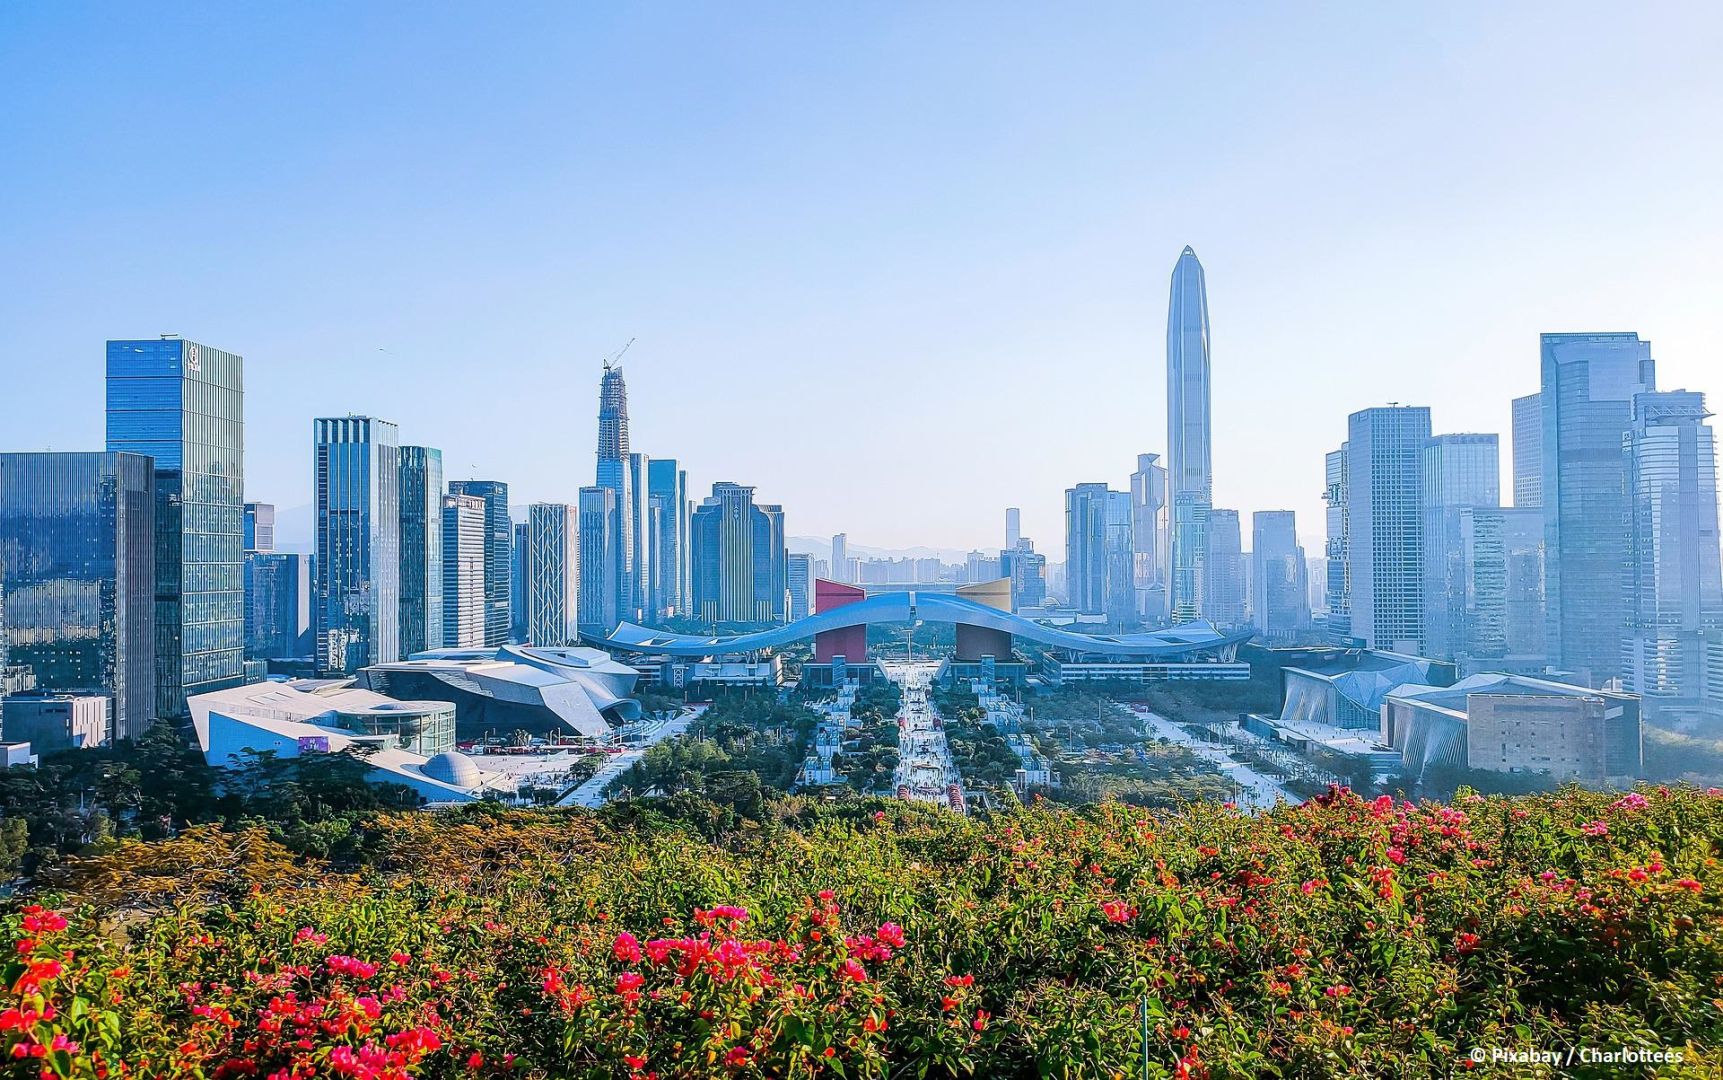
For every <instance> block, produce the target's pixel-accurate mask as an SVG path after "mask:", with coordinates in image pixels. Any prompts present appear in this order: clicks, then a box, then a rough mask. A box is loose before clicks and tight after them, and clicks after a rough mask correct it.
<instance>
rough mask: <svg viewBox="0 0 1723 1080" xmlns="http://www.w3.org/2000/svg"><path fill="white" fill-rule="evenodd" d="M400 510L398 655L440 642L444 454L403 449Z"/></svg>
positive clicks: (430, 647)
mask: <svg viewBox="0 0 1723 1080" xmlns="http://www.w3.org/2000/svg"><path fill="white" fill-rule="evenodd" d="M400 459H401V466H400V469H401V478H400V480H399V482H398V488H399V493H400V494H399V502H400V508H401V527H400V536H401V655H402V656H411V655H412V654H414V653H420V652H424V651H425V650H427V649H435V648H440V647H441V646H442V641H443V452H442V451H441V450H436V449H433V448H431V447H428V446H403V447H401V450H400Z"/></svg>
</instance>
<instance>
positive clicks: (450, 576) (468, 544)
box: [442, 494, 525, 649]
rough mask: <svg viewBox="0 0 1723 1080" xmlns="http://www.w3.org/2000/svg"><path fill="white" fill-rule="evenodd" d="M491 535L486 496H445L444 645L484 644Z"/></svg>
mask: <svg viewBox="0 0 1723 1080" xmlns="http://www.w3.org/2000/svg"><path fill="white" fill-rule="evenodd" d="M489 536H490V527H489V524H488V512H487V509H486V507H485V500H484V499H482V498H480V497H479V496H477V495H457V494H451V495H445V496H443V640H442V647H443V648H445V649H478V648H483V647H484V645H485V615H486V613H487V610H488V609H487V605H486V603H485V567H486V565H487V563H486V558H487V556H486V551H485V547H486V541H487V539H488V538H489ZM522 547H523V548H524V547H525V545H524V544H523V545H522ZM523 576H524V575H523ZM524 636H525V632H524V630H523V632H522V637H524Z"/></svg>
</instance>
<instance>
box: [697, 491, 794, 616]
mask: <svg viewBox="0 0 1723 1080" xmlns="http://www.w3.org/2000/svg"><path fill="white" fill-rule="evenodd" d="M691 536H692V539H693V545H692V549H691V551H692V555H693V585H694V590H693V592H694V616H695V617H696V618H698V619H699V620H701V621H702V622H706V623H765V622H778V621H782V620H783V618H784V615H785V607H786V605H787V603H788V595H789V588H788V578H789V566H788V562H789V558H788V553H787V552H786V551H785V549H784V517H783V510H782V508H781V507H778V506H768V505H764V504H756V503H755V502H754V489H753V488H752V487H750V486H748V485H746V484H732V483H718V484H713V485H712V496H711V498H708V499H706V500H705V501H704V502H702V503H701V504H700V505H699V506H698V507H697V508H695V510H694V517H693V528H692V530H691Z"/></svg>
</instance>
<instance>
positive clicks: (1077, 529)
mask: <svg viewBox="0 0 1723 1080" xmlns="http://www.w3.org/2000/svg"><path fill="white" fill-rule="evenodd" d="M1107 495H1108V491H1107V485H1106V484H1101V483H1095V482H1093V481H1090V482H1088V483H1082V484H1078V485H1076V486H1075V487H1070V488H1067V489H1065V592H1066V594H1067V595H1066V596H1065V602H1066V603H1067V604H1069V605H1070V606H1071V607H1073V608H1075V609H1076V610H1077V611H1079V612H1081V613H1083V614H1085V615H1100V614H1102V613H1103V612H1105V611H1106V610H1107V557H1106V554H1107Z"/></svg>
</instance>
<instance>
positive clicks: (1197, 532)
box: [1167, 247, 1214, 623]
mask: <svg viewBox="0 0 1723 1080" xmlns="http://www.w3.org/2000/svg"><path fill="white" fill-rule="evenodd" d="M1167 497H1168V500H1169V502H1170V503H1171V506H1172V549H1173V550H1172V583H1171V584H1172V590H1171V594H1170V595H1171V602H1172V618H1173V621H1174V622H1175V623H1178V622H1186V621H1188V620H1191V619H1195V618H1197V617H1199V616H1201V615H1203V614H1205V612H1204V611H1203V609H1202V605H1203V597H1204V596H1205V594H1206V591H1207V586H1206V583H1205V581H1204V576H1205V573H1206V568H1205V561H1206V560H1207V558H1208V551H1209V543H1208V514H1209V507H1210V506H1212V505H1213V501H1214V476H1213V472H1212V469H1211V466H1210V463H1209V322H1208V285H1207V283H1206V281H1205V279H1204V276H1203V268H1202V263H1200V262H1198V261H1197V255H1196V252H1194V251H1192V250H1191V249H1190V248H1188V247H1187V248H1185V250H1184V252H1183V253H1182V254H1181V255H1180V256H1179V261H1178V264H1177V265H1176V266H1174V267H1173V282H1172V295H1171V297H1170V299H1169V300H1168V303H1167Z"/></svg>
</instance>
